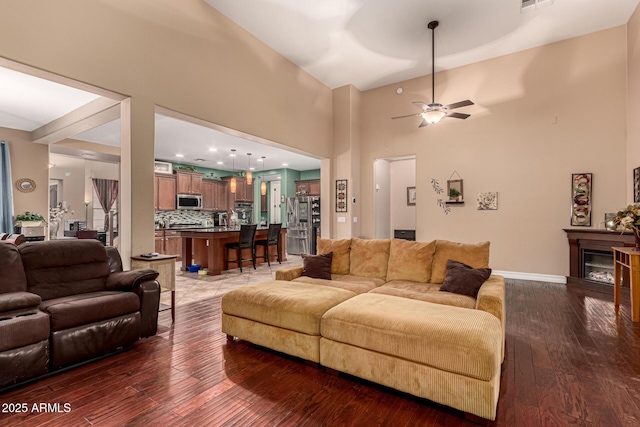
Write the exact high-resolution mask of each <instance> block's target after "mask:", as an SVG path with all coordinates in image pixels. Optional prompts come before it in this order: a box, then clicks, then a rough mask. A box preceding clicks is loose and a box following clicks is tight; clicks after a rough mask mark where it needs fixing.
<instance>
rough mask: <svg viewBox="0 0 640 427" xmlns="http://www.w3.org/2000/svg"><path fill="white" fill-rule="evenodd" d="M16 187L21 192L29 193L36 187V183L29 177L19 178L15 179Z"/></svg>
mask: <svg viewBox="0 0 640 427" xmlns="http://www.w3.org/2000/svg"><path fill="white" fill-rule="evenodd" d="M16 188H17V189H18V191H22V192H23V193H31V192H32V191H33V190H35V189H36V183H35V181H34V180H32V179H29V178H20V179H19V180H17V181H16Z"/></svg>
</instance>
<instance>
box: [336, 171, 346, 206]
mask: <svg viewBox="0 0 640 427" xmlns="http://www.w3.org/2000/svg"><path fill="white" fill-rule="evenodd" d="M346 211H347V180H346V179H338V180H336V212H346Z"/></svg>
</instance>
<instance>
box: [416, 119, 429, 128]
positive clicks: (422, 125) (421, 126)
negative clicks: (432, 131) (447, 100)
mask: <svg viewBox="0 0 640 427" xmlns="http://www.w3.org/2000/svg"><path fill="white" fill-rule="evenodd" d="M428 124H429V123H427V121H426V120H425V119H422V122H421V123H420V126H418V127H419V128H423V127H425V126H427V125H428Z"/></svg>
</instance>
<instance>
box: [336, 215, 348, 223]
mask: <svg viewBox="0 0 640 427" xmlns="http://www.w3.org/2000/svg"><path fill="white" fill-rule="evenodd" d="M338 222H347V218H345V217H343V216H339V217H338Z"/></svg>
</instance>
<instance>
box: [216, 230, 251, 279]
mask: <svg viewBox="0 0 640 427" xmlns="http://www.w3.org/2000/svg"><path fill="white" fill-rule="evenodd" d="M257 227H258V226H257V225H256V224H250V225H246V224H243V225H241V226H240V239H239V240H238V241H237V242H231V243H227V244H225V247H226V248H227V256H226V258H225V262H224V264H225V267H224V269H225V270H228V269H229V263H230V262H235V263H236V264H238V265H239V266H240V272H241V273H242V263H243V262H245V261H251V262H252V263H253V269H254V270H255V269H256V247H255V245H254V242H255V238H256V228H257ZM245 249H250V250H251V258H246V259H242V251H243V250H245ZM232 250H235V251H236V259H235V260H232V261H229V253H230V251H232Z"/></svg>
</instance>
